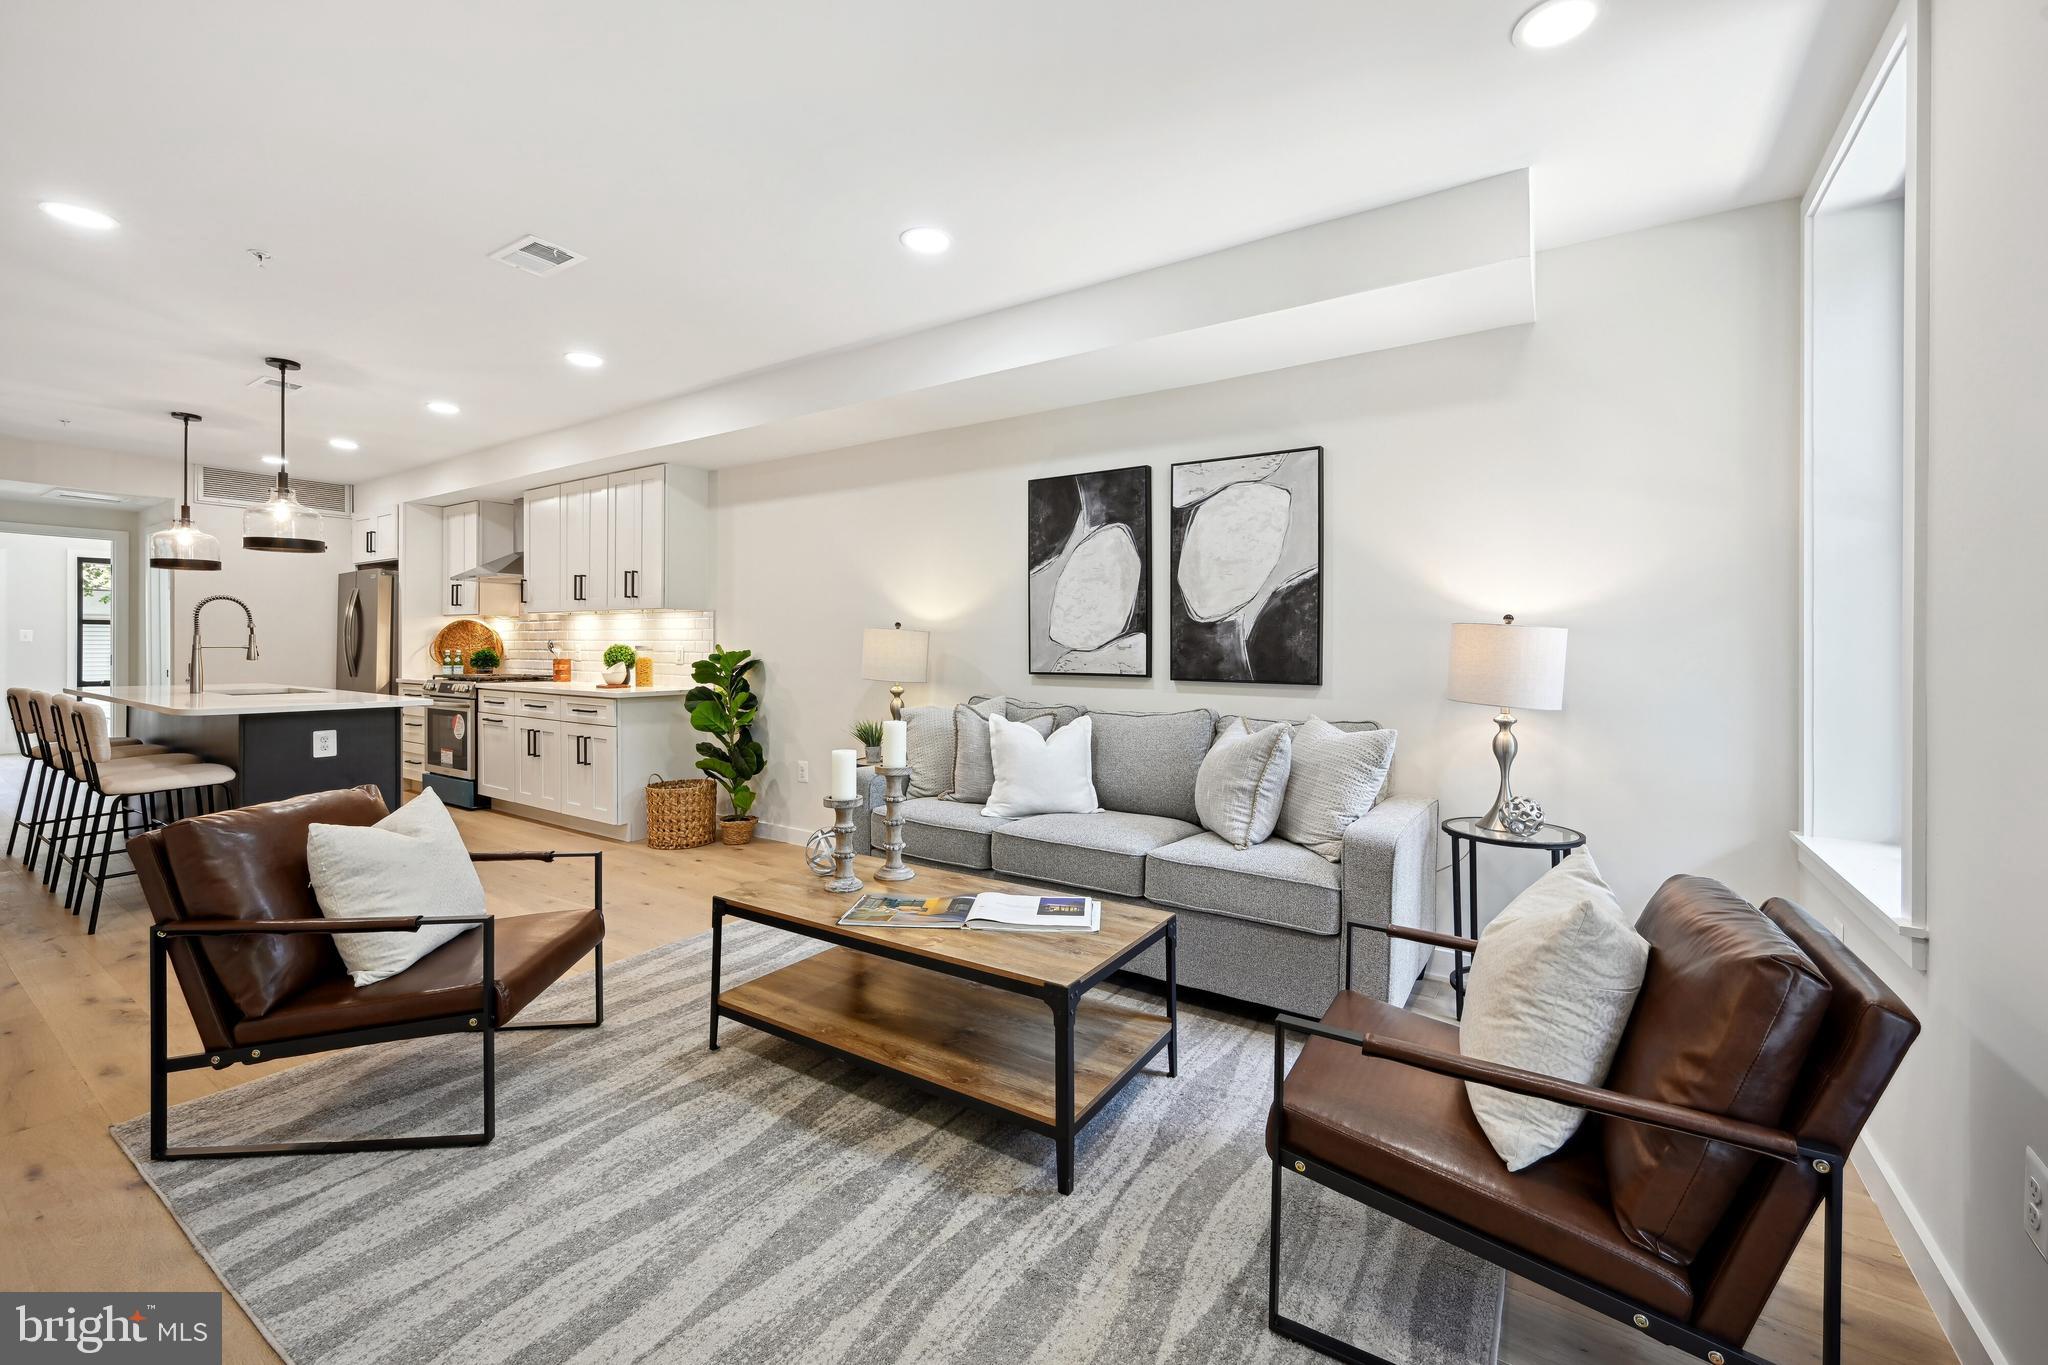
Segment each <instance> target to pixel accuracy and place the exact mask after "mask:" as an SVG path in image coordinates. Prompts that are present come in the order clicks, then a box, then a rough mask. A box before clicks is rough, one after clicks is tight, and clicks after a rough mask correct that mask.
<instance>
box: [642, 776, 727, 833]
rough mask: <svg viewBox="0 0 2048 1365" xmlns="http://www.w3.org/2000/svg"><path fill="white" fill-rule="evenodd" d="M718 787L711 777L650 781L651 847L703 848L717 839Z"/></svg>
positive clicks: (658, 777)
mask: <svg viewBox="0 0 2048 1365" xmlns="http://www.w3.org/2000/svg"><path fill="white" fill-rule="evenodd" d="M717 824H718V784H717V783H716V782H713V781H712V780H711V779H710V778H708V777H681V778H677V779H676V780H675V781H673V782H668V781H664V780H663V778H662V776H661V774H660V773H656V774H654V776H652V777H650V778H648V779H647V846H648V847H649V848H702V847H704V845H706V844H708V843H710V842H711V841H712V840H713V839H714V838H716V837H717V833H716V830H715V826H716V825H717Z"/></svg>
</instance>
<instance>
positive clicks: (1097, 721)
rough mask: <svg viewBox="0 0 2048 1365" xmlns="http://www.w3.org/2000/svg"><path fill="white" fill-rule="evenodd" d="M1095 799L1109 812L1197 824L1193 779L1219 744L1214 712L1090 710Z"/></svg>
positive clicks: (1203, 710) (1201, 710) (1205, 710)
mask: <svg viewBox="0 0 2048 1365" xmlns="http://www.w3.org/2000/svg"><path fill="white" fill-rule="evenodd" d="M1088 716H1089V720H1090V721H1091V722H1092V723H1093V724H1094V726H1095V795H1096V796H1097V797H1099V798H1100V799H1101V801H1102V805H1103V809H1105V810H1123V811H1130V812H1132V813H1133V814H1137V815H1163V816H1165V817H1167V818H1168V819H1172V820H1188V821H1199V819H1200V817H1198V816H1197V815H1196V814H1195V774H1196V773H1198V772H1200V771H1201V768H1202V760H1203V759H1204V758H1206V757H1207V756H1208V753H1209V746H1210V744H1211V743H1212V742H1213V741H1214V739H1215V725H1216V713H1215V712H1213V711H1210V710H1208V709H1207V708H1206V707H1205V708H1203V709H1200V710H1195V711H1153V712H1142V713H1138V714H1133V713H1130V712H1127V711H1091V712H1089V713H1088Z"/></svg>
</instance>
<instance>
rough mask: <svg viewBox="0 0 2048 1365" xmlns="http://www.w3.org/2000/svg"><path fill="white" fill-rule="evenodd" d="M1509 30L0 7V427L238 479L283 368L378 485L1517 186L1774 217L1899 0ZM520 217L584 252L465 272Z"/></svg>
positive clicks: (319, 461) (373, 9)
mask: <svg viewBox="0 0 2048 1365" xmlns="http://www.w3.org/2000/svg"><path fill="white" fill-rule="evenodd" d="M1524 7H1525V6H1524V2H1523V0H1455V2H1454V0H1440V2H1437V3H1423V2H1422V0H1405V2H1402V3H1397V2H1396V0H1268V2H1267V3H1262V4H1246V3H1244V0H1172V2H1171V3H1169V2H1168V0H1119V3H1114V4H1103V3H1101V2H1100V0H1094V2H1093V3H1080V2H1078V0H1044V2H1042V3H1038V4H1035V5H1030V6H1022V7H1020V6H1000V7H999V6H992V5H961V4H946V3H941V2H940V0H926V3H921V4H919V3H909V2H908V0H869V2H868V3H863V4H859V5H848V4H844V3H837V4H833V3H826V2H825V0H781V2H780V3H776V4H764V5H732V4H724V3H709V0H698V2H697V3H677V0H608V3H606V4H603V5H587V6H573V5H561V4H543V3H537V0H492V3H491V4H489V5H487V6H477V5H460V6H458V5H449V4H438V5H437V4H422V3H418V0H412V2H411V3H397V2H396V0H350V3H348V4H346V5H301V6H279V5H276V4H274V3H273V4H264V5H257V4H245V3H239V2H238V0H237V2H233V3H231V2H230V0H211V3H208V4H207V5H204V6H198V7H194V6H183V5H165V4H161V3H157V2H156V0H128V2H127V3H107V2H106V0H70V3H65V4H38V5H33V6H31V5H25V4H16V5H9V6H6V7H5V9H4V11H0V127H5V128H7V129H8V130H9V131H8V133H7V135H6V136H5V137H0V434H8V435H14V436H19V437H24V438H28V439H33V440H38V441H69V442H76V443H81V444H90V445H96V446H101V447H105V448H108V449H112V450H121V451H133V452H137V453H161V454H163V455H165V456H167V457H174V456H175V454H176V448H177V435H178V429H177V424H176V423H175V422H173V421H171V420H170V418H169V417H168V416H166V415H165V414H166V413H167V412H168V411H169V410H170V409H172V408H187V409H190V410H193V411H197V412H200V413H201V414H203V415H204V416H205V417H206V418H207V421H206V422H205V424H204V425H203V426H201V427H200V428H198V429H197V430H195V433H194V437H195V448H194V456H195V459H203V460H204V461H206V462H209V463H217V464H234V465H243V466H248V467H255V456H256V455H257V454H259V453H261V452H262V451H265V450H269V449H271V448H273V447H274V445H275V439H274V431H275V405H274V398H273V397H272V396H271V395H269V394H267V392H266V391H264V390H260V389H250V388H246V387H244V385H246V384H247V382H248V381H249V380H251V379H253V378H256V377H258V376H259V375H260V374H261V373H263V369H262V358H263V357H264V356H266V355H272V354H281V355H287V356H291V357H293V358H295V359H297V360H300V361H302V362H304V364H305V367H306V368H305V370H304V372H303V373H302V374H301V375H300V376H298V377H299V378H301V379H302V380H303V381H304V382H305V384H306V388H305V389H304V391H303V392H302V393H300V394H297V395H295V396H294V407H293V410H292V411H293V419H292V426H291V431H292V451H293V456H294V458H293V467H294V468H295V469H296V470H298V471H299V472H301V473H304V474H307V475H309V476H314V477H321V478H342V479H363V478H368V477H372V476H375V475H380V474H386V473H390V472H393V471H396V470H399V469H405V468H411V467H415V466H417V465H420V464H423V463H425V462H428V461H432V460H437V459H441V458H444V457H447V456H450V455H454V454H459V453H462V452H465V451H470V450H476V449H479V448H482V447H487V446H492V445H497V444H500V443H502V442H506V441H510V440H514V439H517V438H520V437H524V436H530V435H533V434H535V433H539V432H545V431H550V430H553V429H555V428H558V427H562V426H566V425H569V424H571V423H576V422H581V421H585V420H588V419H590V418H593V417H597V416H600V415H603V414H606V413H611V412H616V411H618V410H620V409H624V408H628V407H631V406H634V405H637V404H642V403H646V402H648V401H650V400H653V399H657V398H661V397H664V396H668V395H673V394H678V393H684V392H688V391H692V390H696V389H699V388H702V387H704V386H706V385H709V384H712V383H715V382H717V381H719V380H722V379H727V378H730V377H732V376H734V375H738V374H742V373H747V372H751V371H755V370H759V369H763V368H766V367H770V366H775V365H779V364H783V363H786V362H788V361H791V360H794V359H797V358H799V357H803V356H807V355H814V354H817V353H819V352H823V351H830V350H835V349H840V348H845V347H850V346H855V345H859V344H861V343H863V342H868V341H872V340H875V339H878V338H883V337H890V336H898V335H901V334H904V333H906V332H911V331H916V330H920V329H923V328H927V327H931V326H933V325H936V324H939V323H942V322H946V321H949V320H953V319H957V318H962V317H967V316H972V315H976V314H980V313H984V312H987V311H989V310H992V309H996V308H1000V307H1004V306H1006V305H1010V304H1015V303H1017V302H1020V301H1022V300H1026V299H1032V298H1039V297H1043V296H1046V295H1049V294H1054V293H1058V292H1061V291H1064V290H1069V289H1073V288H1076V287H1079V286H1082V285H1086V284H1090V283H1093V282H1096V281H1099V280H1104V279H1109V278H1114V277H1117V276H1121V275H1124V274H1127V273H1130V272H1132V271H1136V270H1142V269H1146V268H1148V267H1152V266H1156V265H1159V264H1162V263H1165V262H1168V261H1176V260H1181V259H1185V258H1188V257H1191V256H1196V255H1199V254H1202V253H1205V252H1210V251H1214V250H1217V249H1219V248H1222V247H1226V246H1229V245H1232V244H1235V243H1239V242H1245V241H1250V240H1253V239H1257V238H1261V237H1265V236H1268V235H1271V234H1273V233H1276V232H1280V231H1284V230H1287V229H1290V228H1294V227H1299V226H1301V225H1303V224H1307V223H1315V222H1320V221H1323V220H1325V219H1329V218H1334V217H1337V216H1339V215H1342V214H1348V213H1352V212H1356V211H1357V210H1360V209H1363V208H1368V207H1371V206H1374V205H1378V204H1384V203H1391V202H1395V201H1399V200H1403V199H1407V198H1410V197H1412V196H1415V195H1418V194H1423V193H1426V192H1429V191H1432V190H1436V189H1441V188H1444V187H1446V186H1450V185H1457V184H1462V183H1465V182H1469V181H1473V180H1477V179H1480V178H1482V177H1485V176H1489V175H1493V174H1496V173H1499V172H1503V171H1508V170H1512V169H1515V168H1517V167H1521V166H1530V167H1533V168H1534V180H1533V183H1534V195H1535V203H1534V209H1535V231H1536V237H1537V243H1538V245H1539V246H1555V245H1560V244H1563V243H1567V242H1571V241H1577V240H1583V239H1586V238H1590V237H1596V236H1602V235H1606V234H1608V233H1613V232H1619V231H1626V230H1629V229H1633V228H1637V227H1642V226H1647V225H1650V224H1653V223H1658V222H1666V221H1671V220H1675V219H1679V218H1685V217H1690V216H1694V215H1697V214H1701V213H1708V212H1713V211H1716V210H1720V209H1725V208H1731V207H1736V206H1739V205H1743V204H1749V203H1756V202H1761V201H1764V200H1769V199H1775V198H1782V197H1787V196H1791V195H1795V194H1797V193H1798V192H1799V191H1800V190H1801V189H1802V188H1803V187H1804V186H1805V184H1806V182H1807V180H1808V178H1809V176H1810V175H1811V174H1812V171H1813V163H1814V160H1815V158H1816V157H1817V156H1818V155H1819V153H1820V151H1821V149H1822V146H1823V144H1824V142H1825V139H1826V137H1827V134H1828V133H1829V132H1830V131H1831V130H1832V127H1833V124H1834V121H1835V117H1836V115H1837V113H1838V111H1839V107H1840V103H1841V101H1842V100H1844V99H1845V98H1846V97H1847V95H1848V93H1849V91H1850V89H1851V87H1852V86H1853V84H1854V81H1855V78H1856V75H1857V74H1858V72H1859V71H1860V70H1861V68H1862V65H1863V62H1864V60H1865V58H1866V57H1867V55H1868V53H1869V51H1870V48H1871V46H1872V44H1873V43H1874V42H1875V41H1876V38H1877V35H1878V33H1879V31H1880V30H1881V28H1882V26H1883V21H1884V19H1885V17H1886V15H1887V14H1888V12H1889V9H1890V4H1889V0H1714V3H1712V4H1701V3H1697V0H1605V3H1604V5H1603V10H1604V13H1603V14H1602V16H1601V19H1600V21H1599V23H1597V24H1596V25H1595V26H1594V28H1593V30H1592V31H1591V32H1590V33H1588V34H1587V35H1586V37H1584V38H1583V39H1581V40H1579V41H1578V42H1577V43H1574V44H1572V45H1571V46H1569V47H1566V48H1563V49H1559V50H1555V51H1551V52H1541V53H1532V52H1524V51H1521V50H1519V49H1516V48H1514V47H1512V46H1510V44H1509V43H1508V42H1507V36H1506V35H1507V33H1508V30H1509V27H1510V26H1511V24H1512V22H1513V20H1514V19H1515V17H1516V15H1517V14H1518V13H1519V12H1520V11H1521V10H1522V9H1523V8H1524ZM44 199H56V200H63V201H69V202H75V203H82V204H88V205H91V206H94V207H98V208H102V209H104V210H105V211H107V212H109V213H111V214H113V215H114V216H115V217H116V218H118V219H119V220H120V221H121V224H122V226H121V228H120V229H119V230H118V231H116V232H113V233H110V234H104V235H97V236H95V235H89V234H86V233H82V232H80V231H78V230H76V229H72V228H66V227H63V226H61V225H59V224H56V223H54V222H52V221H51V220H49V219H47V218H46V217H45V216H44V215H43V214H41V213H40V212H38V211H37V209H36V204H37V202H38V201H39V200H44ZM920 223H936V224H939V225H942V226H944V227H946V228H948V229H949V230H950V231H952V233H953V234H954V237H955V240H956V247H955V249H954V251H953V252H952V253H951V254H950V255H947V256H945V257H940V258H923V257H916V256H912V255H910V254H909V253H907V252H905V251H903V250H902V249H901V248H900V247H899V246H898V245H897V244H896V241H895V236H896V233H897V232H898V231H900V230H901V229H902V228H904V227H907V226H911V225H913V224H920ZM527 232H533V233H538V234H540V235H541V236H544V237H547V238H550V239H552V240H555V241H558V242H561V243H562V244H564V245H566V246H569V247H571V248H573V249H575V250H578V251H581V252H584V253H586V254H587V255H588V256H589V258H590V259H589V261H588V263H587V264H584V265H581V266H579V267H577V268H575V269H573V270H570V271H568V272H565V273H563V274H562V275H560V276H558V277H555V278H549V279H535V278H530V277H527V276H524V275H521V274H519V273H517V272H515V271H512V270H510V269H507V268H506V267H504V266H500V265H497V264H494V263H492V262H491V261H489V260H487V259H485V257H486V254H487V253H488V252H490V251H492V250H495V249H496V248H498V247H501V246H503V245H505V244H506V243H508V242H510V241H511V240H513V239H514V238H516V237H518V236H519V235H521V234H523V233H527ZM252 247H254V248H260V249H262V250H264V251H267V252H270V253H272V255H273V257H274V259H273V260H272V261H271V262H270V263H269V264H268V265H267V266H265V267H262V268H259V267H258V266H257V265H256V263H255V262H254V261H253V260H252V259H251V258H250V257H249V256H248V255H246V254H245V251H246V249H248V248H252ZM573 348H587V349H591V350H596V351H598V352H600V353H602V354H604V355H605V356H607V357H608V358H609V361H610V363H609V364H608V365H607V367H606V368H605V369H603V370H601V371H597V372H585V371H580V370H573V369H571V368H569V367H568V366H566V365H564V364H563V363H562V361H561V359H560V357H561V353H562V352H564V351H566V350H570V349H573ZM433 397H447V398H451V399H454V400H455V401H457V402H459V403H461V404H462V407H463V412H462V414H461V416H459V417H455V418H439V417H434V416H431V415H430V414H428V413H426V412H425V411H424V410H423V406H422V405H423V403H424V402H425V400H427V399H428V398H433ZM67 420H68V422H69V425H60V422H62V421H67ZM335 434H345V435H348V436H351V437H354V438H355V439H357V440H358V441H360V442H361V445H362V449H361V451H360V452H359V453H357V454H353V455H343V454H339V453H336V452H333V451H330V450H329V449H328V448H327V446H326V439H327V437H329V436H330V435H335Z"/></svg>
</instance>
